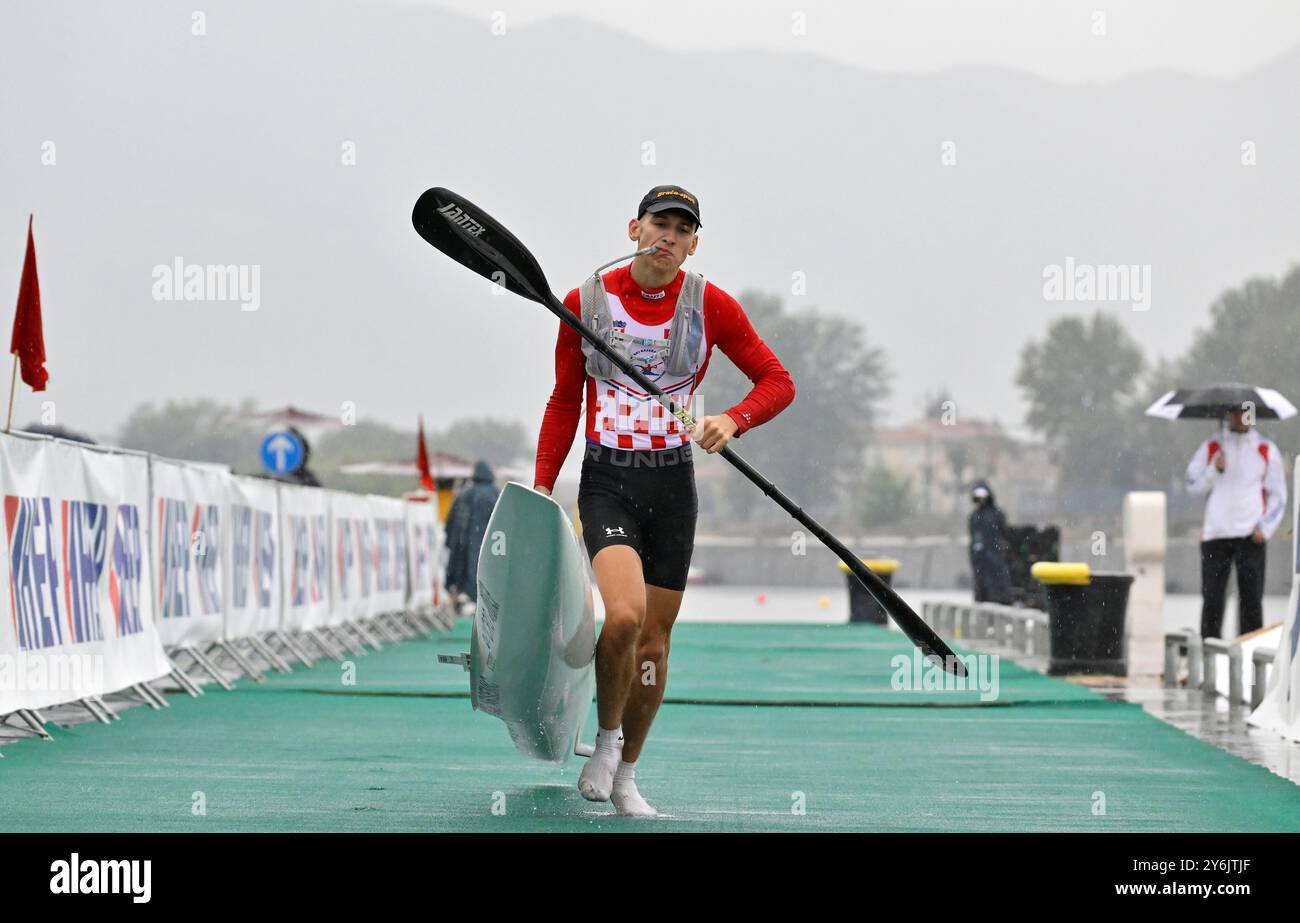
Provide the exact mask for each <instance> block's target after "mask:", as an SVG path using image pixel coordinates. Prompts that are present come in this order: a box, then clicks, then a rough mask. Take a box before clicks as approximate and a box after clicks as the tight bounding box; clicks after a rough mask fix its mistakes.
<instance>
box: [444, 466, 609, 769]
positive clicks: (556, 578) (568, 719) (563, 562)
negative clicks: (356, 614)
mask: <svg viewBox="0 0 1300 923" xmlns="http://www.w3.org/2000/svg"><path fill="white" fill-rule="evenodd" d="M595 652H596V611H595V604H594V601H593V599H592V592H591V579H590V577H589V576H588V570H587V566H586V550H585V548H584V547H583V545H582V544H581V543H580V542H579V540H578V537H577V535H576V534H575V533H574V531H573V524H572V523H571V522H569V517H568V516H566V515H565V513H564V510H563V508H562V507H561V506H560V505H559V504H558V503H556V502H555V501H554V500H552V499H551V498H550V497H548V496H546V495H545V494H540V493H538V492H537V491H534V490H532V489H531V488H528V487H525V486H524V485H523V484H518V483H515V482H513V481H511V482H509V483H507V484H506V486H505V488H504V489H503V490H502V491H501V495H500V496H499V497H498V498H497V502H496V506H495V507H493V509H492V517H491V519H490V520H489V521H488V527H487V531H486V532H485V533H484V535H483V545H482V547H481V548H480V550H479V558H478V608H477V610H476V611H475V613H474V629H473V634H472V637H471V641H470V653H469V658H468V660H469V664H468V667H469V673H470V677H469V679H470V702H471V704H472V705H473V706H474V708H475V709H476V710H478V711H482V712H486V713H487V714H489V715H495V716H496V717H498V718H500V719H501V720H502V721H504V722H505V723H506V727H507V728H508V729H509V731H510V738H511V740H513V741H514V743H515V746H516V747H517V748H518V749H519V751H520V752H521V753H524V754H526V755H528V756H531V757H534V758H536V759H539V760H548V761H550V762H556V763H561V762H564V761H565V760H566V759H567V758H568V756H569V754H571V753H573V752H574V744H575V741H576V739H577V736H578V734H579V733H580V732H581V731H582V725H583V723H584V722H585V721H586V719H587V712H588V710H589V709H590V708H591V699H592V692H593V688H594V685H595V671H594V657H595Z"/></svg>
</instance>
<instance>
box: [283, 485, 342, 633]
mask: <svg viewBox="0 0 1300 923" xmlns="http://www.w3.org/2000/svg"><path fill="white" fill-rule="evenodd" d="M278 489H279V493H280V543H281V550H280V567H281V571H280V580H281V581H283V582H282V586H283V587H284V608H283V612H282V615H281V620H280V627H281V628H285V629H289V630H298V629H312V628H320V627H321V626H322V625H327V624H329V623H330V552H329V549H330V542H329V535H330V528H329V518H330V517H329V501H328V500H327V499H326V497H327V494H328V493H329V491H324V490H321V489H319V488H315V487H300V486H298V485H296V484H280V485H279V488H278Z"/></svg>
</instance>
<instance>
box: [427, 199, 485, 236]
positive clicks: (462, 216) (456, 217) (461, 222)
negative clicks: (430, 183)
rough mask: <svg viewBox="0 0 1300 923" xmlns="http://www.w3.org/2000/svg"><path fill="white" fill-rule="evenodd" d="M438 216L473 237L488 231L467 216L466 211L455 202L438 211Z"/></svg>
mask: <svg viewBox="0 0 1300 923" xmlns="http://www.w3.org/2000/svg"><path fill="white" fill-rule="evenodd" d="M438 214H440V215H442V217H444V218H446V219H447V220H448V221H450V222H451V223H452V224H454V225H456V226H457V227H459V228H461V229H462V230H464V231H465V233H467V234H469V235H470V236H471V237H478V236H479V235H480V234H482V233H483V232H484V231H486V230H487V228H485V227H483V225H481V224H479V223H478V222H477V221H475V220H474V219H473V218H471V217H470V216H469V215H467V214H466V213H465V210H464V209H463V208H461V207H460V206H459V205H456V204H455V203H454V202H448V203H447V204H446V205H444V206H443V207H442V208H440V209H438Z"/></svg>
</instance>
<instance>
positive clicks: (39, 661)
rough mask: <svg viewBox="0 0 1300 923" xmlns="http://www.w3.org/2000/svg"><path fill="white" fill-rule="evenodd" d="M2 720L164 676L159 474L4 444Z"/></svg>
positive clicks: (109, 459)
mask: <svg viewBox="0 0 1300 923" xmlns="http://www.w3.org/2000/svg"><path fill="white" fill-rule="evenodd" d="M0 487H3V497H4V513H3V514H4V530H5V531H4V536H5V546H4V551H5V553H4V554H3V555H0V581H3V583H4V584H5V585H6V586H7V588H8V592H7V593H2V594H0V595H3V598H4V604H3V605H4V607H5V609H6V612H5V616H4V617H3V618H0V714H3V713H6V712H11V711H14V710H17V709H20V708H46V707H48V706H51V705H55V704H58V703H60V702H69V701H74V700H76V699H79V698H82V697H84V696H88V695H104V694H106V693H109V692H114V691H116V690H118V689H122V688H125V687H126V686H130V685H132V684H134V683H140V682H149V681H150V680H154V679H157V678H158V677H160V676H163V675H165V674H166V673H168V672H169V670H170V665H169V664H168V662H167V659H166V657H165V656H164V655H163V650H162V644H161V643H160V640H159V637H158V633H157V630H156V628H155V625H154V613H153V600H152V598H151V594H150V593H149V590H148V588H149V587H150V586H151V585H152V577H151V573H152V571H151V568H150V561H149V555H148V553H147V547H148V539H147V516H148V503H149V493H148V490H149V470H148V462H147V460H146V459H145V458H143V457H140V456H130V455H107V454H105V453H102V452H97V451H94V450H89V449H83V448H79V447H77V446H73V445H70V444H68V443H62V442H53V441H49V440H33V439H28V438H24V437H20V436H11V435H7V434H5V435H0Z"/></svg>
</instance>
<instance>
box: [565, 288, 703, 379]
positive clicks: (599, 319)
mask: <svg viewBox="0 0 1300 923" xmlns="http://www.w3.org/2000/svg"><path fill="white" fill-rule="evenodd" d="M578 295H579V297H580V299H581V302H582V322H583V323H584V324H586V325H587V327H588V328H590V329H591V331H592V332H593V333H595V334H596V336H597V337H599V338H600V339H601V340H602V341H603V342H605V343H607V344H609V346H610V348H611V349H613V350H615V351H616V352H618V353H620V355H623V356H624V357H625V358H626V357H627V352H626V350H623V349H620V348H619V344H618V342H617V341H616V340H615V339H614V319H613V312H612V311H611V309H610V304H609V299H610V296H609V294H608V293H607V292H606V291H605V282H604V280H603V279H601V277H600V276H599V274H596V275H592V276H591V277H590V278H588V279H587V280H586V281H585V282H583V283H582V285H581V286H579V288H578ZM703 338H704V276H702V275H700V274H699V273H698V272H688V273H686V276H685V278H683V279H682V288H681V291H680V292H679V293H678V295H677V307H676V309H675V310H674V311H673V321H672V326H671V327H670V328H669V335H668V355H667V356H665V357H664V369H665V372H666V373H667V374H669V375H672V376H674V377H676V376H680V375H691V374H694V372H695V371H696V368H697V366H696V362H695V360H696V358H697V356H698V354H699V347H700V342H701V341H702V340H703ZM622 339H623V340H624V341H625V342H627V343H630V344H633V345H650V346H653V345H656V344H655V343H652V342H650V341H648V340H645V339H644V338H643V337H635V336H628V335H624V336H623V337H622ZM658 342H662V341H658ZM582 354H583V355H584V356H586V358H587V374H588V375H590V376H591V377H592V378H596V379H602V378H613V377H614V376H615V375H616V374H618V372H619V368H618V366H616V365H615V364H614V363H613V362H611V361H610V360H609V358H608V357H606V356H605V355H603V354H602V353H601V352H600V351H599V350H597V349H596V347H594V346H592V345H591V343H589V342H588V341H587V338H586V337H583V338H582Z"/></svg>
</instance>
